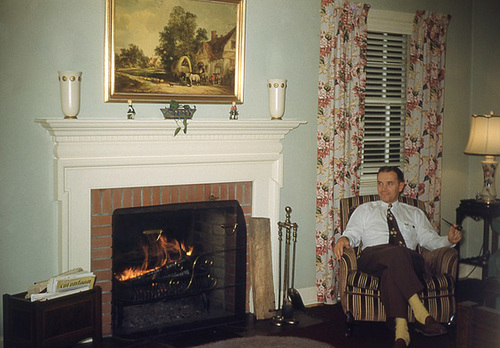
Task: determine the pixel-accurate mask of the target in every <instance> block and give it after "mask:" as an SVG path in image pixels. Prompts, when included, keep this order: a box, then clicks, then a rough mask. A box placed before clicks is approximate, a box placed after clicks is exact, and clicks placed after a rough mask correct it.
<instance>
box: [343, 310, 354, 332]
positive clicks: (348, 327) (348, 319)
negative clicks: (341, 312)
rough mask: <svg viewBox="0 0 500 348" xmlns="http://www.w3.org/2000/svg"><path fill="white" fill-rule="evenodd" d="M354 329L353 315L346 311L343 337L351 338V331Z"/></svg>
mask: <svg viewBox="0 0 500 348" xmlns="http://www.w3.org/2000/svg"><path fill="white" fill-rule="evenodd" d="M353 329H354V315H352V312H350V311H347V312H346V314H345V334H344V336H345V337H351V336H352V330H353Z"/></svg>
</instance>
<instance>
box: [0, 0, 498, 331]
mask: <svg viewBox="0 0 500 348" xmlns="http://www.w3.org/2000/svg"><path fill="white" fill-rule="evenodd" d="M247 1H248V3H247V13H246V21H247V23H246V60H245V65H246V66H245V101H244V104H243V105H241V106H239V111H240V119H250V118H266V117H268V116H267V115H268V113H267V91H266V87H265V85H266V79H268V78H271V77H281V78H287V79H288V89H287V104H286V113H285V118H290V119H292V118H293V119H301V120H306V121H308V123H307V125H302V126H300V127H299V128H298V129H296V130H294V131H293V132H291V133H290V134H289V135H287V137H286V138H285V140H284V141H283V143H284V161H285V167H284V169H285V173H284V187H283V189H282V200H281V204H282V217H283V215H284V207H285V206H286V205H290V206H291V207H292V208H293V213H292V220H294V221H295V222H297V223H298V225H299V241H298V255H297V260H298V264H297V274H296V284H295V286H296V287H297V288H299V289H301V288H310V289H313V288H314V286H315V246H314V237H315V236H314V235H315V216H314V214H315V189H316V168H315V163H316V150H315V149H316V111H317V105H316V99H317V89H316V84H317V76H318V69H317V66H318V64H317V62H318V46H319V45H318V41H319V27H320V15H319V8H320V0H272V1H269V0H247ZM369 3H371V5H372V8H376V9H387V10H397V11H404V12H410V13H413V12H415V10H417V9H429V10H435V11H439V12H443V13H448V14H451V16H452V20H451V23H450V27H449V35H448V53H447V72H446V73H447V77H446V111H445V125H444V127H445V128H444V129H445V139H444V158H443V171H444V175H445V180H444V182H443V216H445V217H448V218H450V219H453V218H454V215H455V213H454V212H455V208H456V206H457V204H458V202H459V200H460V199H463V198H466V197H470V196H471V192H474V191H475V189H476V188H475V187H473V185H471V187H468V182H469V165H468V163H469V161H471V164H470V166H471V168H472V167H474V169H473V170H472V173H473V175H471V179H472V176H473V177H474V178H473V179H474V180H476V176H477V175H476V174H477V173H476V172H475V170H476V169H475V167H476V163H472V162H474V161H473V160H469V158H468V157H467V156H465V155H464V154H463V148H464V147H465V143H466V141H467V139H466V138H467V134H468V127H469V115H470V113H471V104H472V105H473V106H474V108H473V109H474V110H473V111H474V112H483V111H484V112H486V111H488V110H489V109H491V108H494V107H495V106H497V105H491V106H489V105H486V104H488V103H490V104H494V103H496V104H498V103H499V99H500V98H498V97H499V89H500V87H499V83H498V81H499V79H498V74H499V71H500V70H499V68H498V58H496V57H498V56H499V55H498V47H496V48H495V50H494V51H492V50H491V47H490V43H494V44H495V45H496V42H498V36H499V35H500V34H499V33H500V30H498V20H496V18H494V16H498V15H500V9H499V7H498V5H496V4H489V3H487V2H486V1H477V3H476V4H475V6H473V3H472V2H471V1H470V0H458V1H457V0H440V1H422V0H420V1H415V0H413V1H410V0H404V1H401V0H372V1H370V2H369ZM491 3H493V1H491ZM0 7H1V11H0V47H2V49H1V50H0V72H1V75H0V77H1V78H0V92H1V94H0V95H1V97H0V98H1V100H2V103H1V107H0V122H1V123H0V160H1V162H0V163H1V167H0V264H2V267H1V268H0V293H2V294H3V293H17V292H21V291H24V290H25V289H26V287H27V285H28V284H29V283H31V282H33V281H36V280H41V279H44V278H46V277H49V276H50V275H52V274H54V273H56V272H57V271H58V270H57V261H56V257H57V245H58V236H57V215H56V210H57V207H56V203H55V202H54V182H53V176H54V168H53V155H52V142H51V139H50V137H49V136H48V133H47V132H46V131H45V130H43V129H42V128H41V127H40V126H39V125H38V124H35V123H34V119H35V118H53V117H62V114H61V111H60V105H59V90H58V87H59V86H58V81H57V71H58V70H81V71H83V82H82V107H81V112H80V115H79V118H81V119H85V118H119V119H123V118H124V117H125V112H126V106H125V105H124V104H114V103H113V104H111V103H104V101H103V94H104V90H103V57H104V52H103V49H104V1H97V0H94V1H82V0H64V1H63V0H44V1H38V0H0ZM483 16H484V17H483ZM488 23H490V25H496V27H495V28H496V32H494V31H493V30H489V29H490V28H492V27H490V26H488ZM473 24H474V26H473ZM473 27H474V28H477V30H478V32H479V33H480V35H473V34H472V29H473ZM474 37H478V38H480V40H473V38H474ZM473 44H474V46H473ZM473 47H474V49H475V51H474V55H472V48H473ZM476 48H477V51H476ZM495 52H496V53H497V54H494V53H495ZM483 60H484V61H485V62H487V63H488V65H486V64H483ZM495 64H496V66H495ZM472 66H474V67H477V68H475V69H473V68H472ZM489 66H491V68H489ZM492 71H493V73H492ZM495 74H496V75H495ZM494 77H496V78H494ZM483 80H488V81H489V83H491V85H492V87H490V90H493V91H494V92H495V93H491V94H489V95H488V96H485V95H484V91H485V89H484V88H483V86H484V81H483ZM476 100H477V101H476ZM479 105H480V106H479ZM160 106H162V105H160V104H137V105H136V111H137V118H138V119H140V118H161V114H160V112H159V110H158V109H159V108H160ZM483 108H485V109H484V110H483ZM228 110H229V106H227V105H224V106H220V105H199V106H198V112H197V114H196V117H197V118H227V117H228ZM0 335H1V333H0Z"/></svg>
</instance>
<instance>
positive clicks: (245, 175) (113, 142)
mask: <svg viewBox="0 0 500 348" xmlns="http://www.w3.org/2000/svg"><path fill="white" fill-rule="evenodd" d="M36 122H37V123H39V124H41V125H42V126H43V127H44V128H45V129H46V130H47V131H48V132H49V133H50V135H51V136H52V139H53V142H54V157H55V199H56V200H57V201H58V202H59V211H58V216H59V255H58V261H59V262H58V263H59V271H61V272H62V271H66V270H68V269H71V268H75V267H82V268H84V269H89V270H93V271H94V272H96V273H97V277H98V281H99V285H100V286H101V287H102V288H103V334H104V335H108V336H109V335H110V334H111V316H110V313H111V304H110V303H111V292H110V291H111V282H110V281H109V279H111V248H110V246H111V216H112V212H113V210H114V209H116V208H118V207H127V206H145V205H151V204H156V203H158V204H166V203H175V202H183V201H185V202H188V201H199V200H203V201H206V200H208V198H209V196H210V195H211V194H213V195H214V196H218V197H220V199H225V195H227V196H228V199H233V196H234V198H235V199H237V200H238V201H239V202H240V205H241V206H242V208H243V211H244V212H245V215H246V216H247V217H248V216H250V215H251V216H255V217H269V218H270V220H271V225H272V226H275V225H276V223H277V222H278V221H279V218H280V213H281V212H280V197H279V196H280V195H279V190H280V188H281V186H282V181H283V173H282V171H283V156H282V154H281V151H282V144H281V140H282V139H283V138H284V136H285V135H286V134H287V133H288V132H290V131H291V130H293V129H294V128H296V127H298V126H299V125H300V124H303V123H305V122H304V121H294V120H286V121H285V120H282V121H271V120H248V121H243V120H238V121H227V120H216V119H212V120H190V121H189V127H188V134H187V135H178V136H177V137H175V138H174V137H173V132H174V129H175V127H176V125H175V123H174V122H170V121H168V120H167V121H165V120H153V119H151V120H110V119H93V120H92V119H86V120H63V119H37V120H36ZM139 197H140V200H138V199H137V198H139ZM271 247H272V250H273V252H272V254H273V255H272V261H273V271H274V275H275V279H274V284H275V288H276V290H277V286H278V285H277V274H278V272H277V258H278V255H277V250H278V241H277V236H274V235H273V234H272V235H271ZM276 293H277V291H276ZM251 308H252V304H251V303H250V309H251Z"/></svg>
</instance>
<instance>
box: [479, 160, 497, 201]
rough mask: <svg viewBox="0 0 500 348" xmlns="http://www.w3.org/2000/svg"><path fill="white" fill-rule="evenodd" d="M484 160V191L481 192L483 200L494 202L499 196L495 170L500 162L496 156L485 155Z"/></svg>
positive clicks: (482, 163) (482, 162)
mask: <svg viewBox="0 0 500 348" xmlns="http://www.w3.org/2000/svg"><path fill="white" fill-rule="evenodd" d="M484 157H485V159H484V161H481V165H482V166H483V191H482V192H481V200H482V201H484V202H493V201H495V200H496V197H497V190H496V187H495V172H496V170H497V166H498V162H497V161H496V160H495V156H484Z"/></svg>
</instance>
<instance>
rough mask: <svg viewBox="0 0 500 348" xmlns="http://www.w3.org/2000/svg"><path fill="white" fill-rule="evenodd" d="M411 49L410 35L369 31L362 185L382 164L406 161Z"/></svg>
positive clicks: (400, 163)
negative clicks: (409, 56) (405, 142)
mask: <svg viewBox="0 0 500 348" xmlns="http://www.w3.org/2000/svg"><path fill="white" fill-rule="evenodd" d="M407 51H408V37H407V35H403V34H393V33H383V32H374V31H368V50H367V67H366V100H365V126H364V133H365V136H364V139H363V151H362V164H361V186H362V188H363V186H365V185H372V184H373V182H374V181H376V174H377V171H378V169H379V168H380V167H381V166H384V165H394V166H399V167H401V166H402V164H403V158H404V120H405V110H406V109H405V106H406V73H407V56H408V52H407Z"/></svg>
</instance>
